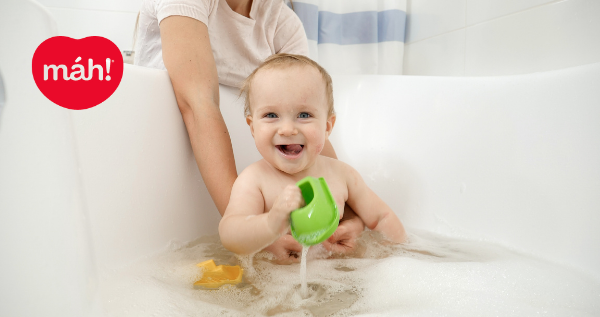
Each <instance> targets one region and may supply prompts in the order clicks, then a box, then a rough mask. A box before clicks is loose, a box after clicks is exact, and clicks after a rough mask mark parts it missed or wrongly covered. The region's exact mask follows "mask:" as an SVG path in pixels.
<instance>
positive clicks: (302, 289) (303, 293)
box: [300, 245, 310, 298]
mask: <svg viewBox="0 0 600 317" xmlns="http://www.w3.org/2000/svg"><path fill="white" fill-rule="evenodd" d="M308 249H310V246H305V245H304V246H302V258H301V259H300V296H302V298H307V297H308V286H307V284H306V261H307V258H306V257H307V255H308Z"/></svg>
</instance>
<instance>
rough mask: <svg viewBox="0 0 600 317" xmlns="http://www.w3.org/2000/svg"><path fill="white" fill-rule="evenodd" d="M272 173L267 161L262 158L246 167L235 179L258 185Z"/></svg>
mask: <svg viewBox="0 0 600 317" xmlns="http://www.w3.org/2000/svg"><path fill="white" fill-rule="evenodd" d="M272 173H273V172H272V168H270V165H269V163H267V162H266V161H265V160H264V159H261V160H259V161H256V162H254V163H252V164H250V165H249V166H248V167H246V168H245V169H244V170H243V171H242V172H241V173H240V175H238V178H237V179H239V180H240V181H243V182H254V183H256V184H257V185H258V184H260V183H261V182H263V181H264V180H265V179H268V178H269V177H270V175H271V174H272ZM236 181H237V180H236Z"/></svg>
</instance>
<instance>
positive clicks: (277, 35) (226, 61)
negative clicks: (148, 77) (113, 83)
mask: <svg viewBox="0 0 600 317" xmlns="http://www.w3.org/2000/svg"><path fill="white" fill-rule="evenodd" d="M172 15H180V16H186V17H191V18H194V19H196V20H199V21H200V22H202V23H204V24H206V25H207V26H208V34H209V38H210V44H211V47H212V51H213V55H214V58H215V63H216V66H217V72H218V75H219V83H221V84H224V85H228V86H233V87H240V85H241V83H242V81H243V80H244V79H245V78H246V77H247V76H248V75H250V73H251V72H252V71H253V70H254V69H255V68H256V67H258V65H260V63H262V61H264V60H265V59H266V58H267V57H269V56H271V55H272V54H276V53H290V54H299V55H305V56H308V42H307V39H306V33H305V32H304V28H303V26H302V22H301V21H300V19H299V18H298V16H297V15H296V14H295V13H294V11H292V10H291V9H290V8H289V7H288V6H287V5H285V4H284V3H283V0H253V1H252V8H251V10H250V18H247V17H245V16H242V15H241V14H238V13H237V12H235V11H233V10H232V9H231V8H230V7H229V5H228V4H227V2H226V1H225V0H144V1H143V3H142V8H141V10H140V17H139V27H138V31H137V40H136V45H135V59H134V64H135V65H140V66H146V67H152V68H159V69H166V68H165V64H164V62H163V59H162V44H161V41H160V29H159V24H160V21H162V20H163V19H164V18H166V17H169V16H172Z"/></svg>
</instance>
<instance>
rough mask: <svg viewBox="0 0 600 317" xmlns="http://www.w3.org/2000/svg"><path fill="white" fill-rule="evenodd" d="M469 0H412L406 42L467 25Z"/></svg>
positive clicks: (409, 3) (408, 14) (409, 8)
mask: <svg viewBox="0 0 600 317" xmlns="http://www.w3.org/2000/svg"><path fill="white" fill-rule="evenodd" d="M466 3H467V0H410V1H409V2H408V8H407V21H406V43H410V42H416V41H419V40H423V39H426V38H429V37H432V36H436V35H440V34H443V33H447V32H450V31H454V30H457V29H460V28H463V27H465V23H466Z"/></svg>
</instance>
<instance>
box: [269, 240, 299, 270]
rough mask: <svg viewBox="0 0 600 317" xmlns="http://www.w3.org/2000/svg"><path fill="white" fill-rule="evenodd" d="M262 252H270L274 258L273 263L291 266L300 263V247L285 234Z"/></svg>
mask: <svg viewBox="0 0 600 317" xmlns="http://www.w3.org/2000/svg"><path fill="white" fill-rule="evenodd" d="M264 250H265V251H268V252H271V253H272V254H273V255H274V256H275V260H274V261H275V263H277V264H292V263H297V262H300V253H302V245H301V244H300V243H298V241H296V240H294V238H293V237H292V235H290V234H285V235H283V236H281V237H280V238H279V239H277V240H276V241H275V242H273V244H271V245H270V246H268V247H266V248H265V249H264Z"/></svg>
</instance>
